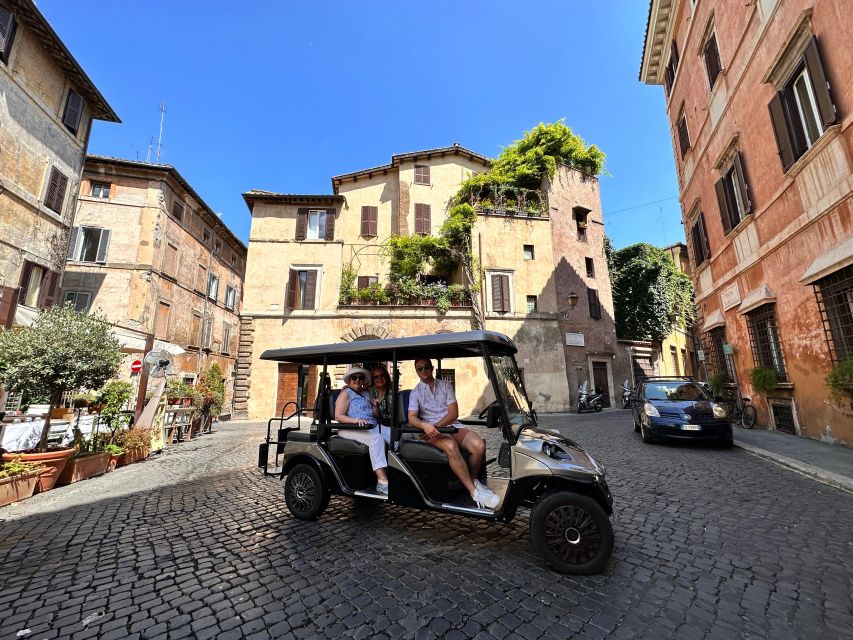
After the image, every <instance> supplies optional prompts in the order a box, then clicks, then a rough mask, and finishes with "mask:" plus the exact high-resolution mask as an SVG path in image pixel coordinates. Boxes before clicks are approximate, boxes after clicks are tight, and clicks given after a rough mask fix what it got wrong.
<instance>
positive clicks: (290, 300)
mask: <svg viewBox="0 0 853 640" xmlns="http://www.w3.org/2000/svg"><path fill="white" fill-rule="evenodd" d="M298 279H299V272H298V271H295V270H293V269H291V270H290V277H288V279H287V308H288V309H295V308H296V283H297V282H298Z"/></svg>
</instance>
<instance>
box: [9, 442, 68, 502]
mask: <svg viewBox="0 0 853 640" xmlns="http://www.w3.org/2000/svg"><path fill="white" fill-rule="evenodd" d="M75 453H77V450H76V449H60V450H59V451H45V452H44V453H4V454H3V462H11V461H12V460H14V459H15V458H17V457H18V456H20V457H21V462H40V463H41V464H42V465H43V466H44V468H43V469H42V470H41V471H39V477H38V485H36V493H39V492H41V491H50V490H51V489H53V485H55V484H56V480H57V479H58V478H59V474H60V473H62V470H63V469H65V465H66V463H67V462H68V459H69V458H70V457H71V456H73V455H74V454H75Z"/></svg>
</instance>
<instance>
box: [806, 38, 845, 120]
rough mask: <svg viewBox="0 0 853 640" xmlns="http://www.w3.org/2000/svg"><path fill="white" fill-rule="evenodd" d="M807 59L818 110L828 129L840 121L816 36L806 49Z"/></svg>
mask: <svg viewBox="0 0 853 640" xmlns="http://www.w3.org/2000/svg"><path fill="white" fill-rule="evenodd" d="M805 58H806V66H807V67H808V68H809V75H810V76H811V79H812V86H813V88H814V96H815V100H816V101H817V108H818V111H820V120H821V123H822V124H823V126H824V127H828V126H830V125H833V124H835V123H836V122H837V121H838V116H837V115H836V113H835V106H834V105H833V104H832V96H830V94H829V82H827V80H826V74H825V73H824V71H823V64H822V63H821V60H820V53H819V52H818V49H817V38H816V37H815V36H812V39H811V41H810V42H809V46H808V47H806V53H805Z"/></svg>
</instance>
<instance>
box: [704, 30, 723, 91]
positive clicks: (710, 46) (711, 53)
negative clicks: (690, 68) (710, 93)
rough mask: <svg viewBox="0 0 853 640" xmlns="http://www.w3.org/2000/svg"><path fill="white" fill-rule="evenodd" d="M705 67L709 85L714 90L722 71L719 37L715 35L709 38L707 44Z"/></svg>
mask: <svg viewBox="0 0 853 640" xmlns="http://www.w3.org/2000/svg"><path fill="white" fill-rule="evenodd" d="M705 67H706V69H707V70H708V84H710V85H711V88H713V87H714V83H715V82H716V81H717V77H718V76H719V75H720V69H721V64H720V51H719V49H717V36H716V35H715V34H713V33H712V34H711V37H710V38H708V42H706V43H705Z"/></svg>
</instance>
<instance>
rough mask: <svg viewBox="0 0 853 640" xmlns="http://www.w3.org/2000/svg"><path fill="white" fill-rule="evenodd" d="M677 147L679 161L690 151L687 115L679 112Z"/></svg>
mask: <svg viewBox="0 0 853 640" xmlns="http://www.w3.org/2000/svg"><path fill="white" fill-rule="evenodd" d="M678 146H679V149H680V150H681V159H682V160H684V156H685V155H687V152H688V151H690V133H689V132H688V131H687V114H686V113H684V111H683V110H682V111H681V115H680V116H679V117H678Z"/></svg>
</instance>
